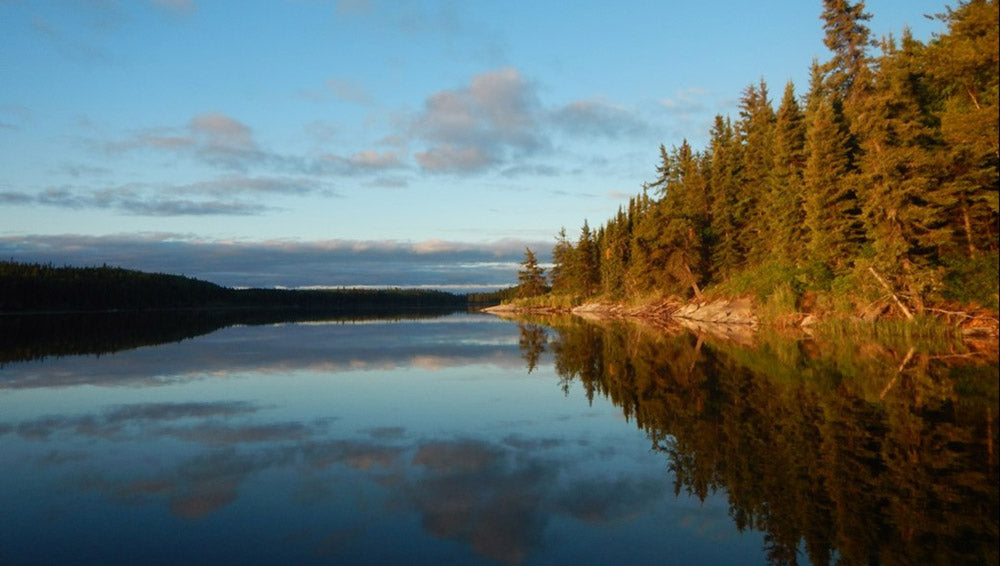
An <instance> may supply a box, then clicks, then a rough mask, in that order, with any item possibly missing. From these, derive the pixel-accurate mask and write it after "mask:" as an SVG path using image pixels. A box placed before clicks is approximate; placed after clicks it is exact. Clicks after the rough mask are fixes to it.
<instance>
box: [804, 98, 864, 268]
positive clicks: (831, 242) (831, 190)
mask: <svg viewBox="0 0 1000 566" xmlns="http://www.w3.org/2000/svg"><path fill="white" fill-rule="evenodd" d="M806 146H807V150H806V155H807V156H806V167H805V170H804V172H803V183H804V187H805V194H804V198H803V206H804V211H805V229H806V251H807V252H808V254H807V256H808V258H809V260H810V261H811V262H812V263H813V264H815V265H818V266H822V267H825V268H827V269H829V270H831V271H834V272H836V271H838V270H839V269H840V268H842V267H845V265H846V263H847V262H848V261H849V260H850V258H851V257H852V256H853V254H852V253H851V252H852V251H853V250H851V248H850V240H851V238H850V235H851V233H852V232H853V227H852V224H853V223H854V217H855V215H856V212H857V211H856V201H855V198H854V195H853V194H852V192H851V191H850V189H849V188H848V187H846V186H845V183H844V178H845V176H846V175H847V173H848V170H849V164H850V161H849V159H848V139H847V135H846V133H845V132H844V131H843V128H842V127H841V125H840V123H839V120H838V118H837V113H836V112H835V110H834V108H833V104H832V103H830V102H829V101H821V102H820V103H819V106H818V107H817V108H816V111H815V113H814V114H813V115H812V116H810V120H809V127H808V131H807V133H806Z"/></svg>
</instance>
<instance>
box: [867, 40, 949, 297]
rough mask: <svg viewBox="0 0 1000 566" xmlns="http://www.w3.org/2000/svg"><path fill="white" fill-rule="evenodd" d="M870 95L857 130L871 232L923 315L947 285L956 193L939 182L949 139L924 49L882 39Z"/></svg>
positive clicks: (885, 266)
mask: <svg viewBox="0 0 1000 566" xmlns="http://www.w3.org/2000/svg"><path fill="white" fill-rule="evenodd" d="M882 48H883V55H882V56H881V57H880V59H879V66H878V72H877V73H876V75H875V76H874V82H873V84H872V86H871V89H870V91H869V92H867V93H866V94H865V96H864V97H859V102H858V112H857V116H858V118H857V119H856V120H855V122H854V130H855V135H856V137H857V139H858V140H859V142H860V148H861V150H862V153H861V157H860V160H859V178H860V179H861V181H862V183H861V186H862V187H864V191H863V192H862V193H861V195H860V196H861V197H862V199H861V200H862V206H863V210H864V220H865V227H866V229H867V235H868V239H869V241H870V242H871V245H872V248H873V250H874V254H875V255H874V257H873V262H874V264H875V266H874V267H875V268H877V269H878V270H879V271H880V272H881V273H882V276H884V277H886V278H888V279H889V280H891V281H894V282H895V283H898V284H899V286H900V287H902V288H905V289H907V291H908V293H909V297H910V299H911V301H913V303H914V305H915V306H916V307H917V310H918V311H922V310H923V298H924V297H925V296H927V294H928V293H929V292H931V291H932V290H934V289H936V288H937V287H938V286H939V283H940V268H939V263H938V255H939V251H940V250H941V249H942V248H944V247H945V246H947V245H948V243H949V241H950V239H951V230H950V227H949V226H948V222H947V220H948V216H947V208H948V207H949V206H950V205H952V204H953V202H954V199H953V196H952V195H950V194H948V187H947V186H943V185H942V183H941V180H940V176H941V171H942V170H943V167H942V161H943V160H942V157H943V148H944V144H943V140H942V139H941V136H940V130H939V127H938V123H939V121H938V119H937V117H936V116H934V115H933V114H932V112H931V108H930V105H931V102H932V99H931V97H930V95H929V92H928V89H927V83H926V80H925V78H924V71H923V65H922V63H921V59H922V53H923V49H924V47H923V45H922V44H921V43H920V42H918V41H916V40H915V39H913V38H912V36H911V35H910V33H909V30H906V31H905V32H904V35H903V39H902V45H901V48H897V47H896V44H895V41H893V40H891V39H888V40H885V41H884V42H883V46H882Z"/></svg>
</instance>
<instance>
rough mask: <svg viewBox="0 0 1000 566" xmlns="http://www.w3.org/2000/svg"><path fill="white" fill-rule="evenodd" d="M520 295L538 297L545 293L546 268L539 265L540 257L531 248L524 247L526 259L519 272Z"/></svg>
mask: <svg viewBox="0 0 1000 566" xmlns="http://www.w3.org/2000/svg"><path fill="white" fill-rule="evenodd" d="M517 282H518V289H517V291H518V296H520V297H522V298H523V297H537V296H538V295H542V294H544V293H545V290H546V289H545V270H544V269H542V268H541V267H539V266H538V259H537V258H536V257H535V253H534V252H533V251H531V248H524V261H522V262H521V270H520V271H518V272H517Z"/></svg>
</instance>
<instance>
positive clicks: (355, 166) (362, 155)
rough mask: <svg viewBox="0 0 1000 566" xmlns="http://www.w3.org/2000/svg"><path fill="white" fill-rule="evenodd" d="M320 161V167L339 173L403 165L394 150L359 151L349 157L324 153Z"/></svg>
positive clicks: (354, 172)
mask: <svg viewBox="0 0 1000 566" xmlns="http://www.w3.org/2000/svg"><path fill="white" fill-rule="evenodd" d="M322 163H323V165H321V166H320V167H319V168H320V169H323V170H326V171H329V172H333V173H339V174H341V175H359V174H364V173H372V172H382V171H387V170H392V169H401V168H404V167H405V164H404V163H403V161H402V160H401V159H400V157H399V154H397V153H396V152H393V151H385V152H378V151H375V150H373V149H366V150H363V151H359V152H358V153H355V154H354V155H351V156H349V157H343V156H340V155H334V154H326V155H324V156H323V157H322Z"/></svg>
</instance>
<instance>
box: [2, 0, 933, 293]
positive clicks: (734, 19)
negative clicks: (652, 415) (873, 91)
mask: <svg viewBox="0 0 1000 566" xmlns="http://www.w3.org/2000/svg"><path fill="white" fill-rule="evenodd" d="M865 5H866V7H867V10H868V12H869V13H870V14H872V16H873V18H872V20H871V21H870V22H869V26H870V28H871V29H872V32H873V36H874V37H882V36H885V35H887V34H890V33H891V34H895V35H897V36H898V35H899V33H900V32H901V30H902V29H903V28H904V27H910V28H911V29H912V31H913V32H914V35H915V37H916V38H918V39H921V40H925V41H926V40H928V39H930V38H931V37H932V36H933V34H934V33H940V32H942V31H944V30H943V27H942V25H941V23H940V22H938V21H932V20H929V19H927V18H925V17H924V15H925V14H934V13H939V12H942V11H943V10H944V7H945V3H943V2H939V1H928V0H870V1H868V2H866V3H865ZM821 9H822V2H821V1H820V0H815V1H811V0H783V1H764V2H747V1H745V0H724V1H722V0H720V1H704V2H680V1H675V0H659V1H654V0H615V1H613V2H612V1H592V0H578V1H574V2H571V3H567V2H559V1H553V0H535V1H532V2H525V1H520V0H519V1H509V0H495V1H475V0H468V1H447V0H421V1H417V0H397V1H388V0H386V1H382V0H336V1H333V0H240V1H239V2H236V1H232V0H229V1H222V0H37V1H33V0H0V37H2V38H3V39H2V40H0V258H3V259H14V260H16V261H28V262H44V263H49V262H51V263H53V264H56V265H101V264H108V265H116V266H122V267H126V268H130V269H142V270H146V271H157V272H168V273H181V274H185V275H188V276H192V277H199V278H203V279H208V280H210V281H214V282H216V283H220V284H224V285H230V286H261V287H271V286H282V287H303V286H318V287H323V286H368V285H372V286H401V287H433V288H446V289H453V290H457V291H463V290H482V289H487V288H497V287H500V286H506V285H509V284H513V283H515V282H516V272H517V268H518V262H520V261H521V260H522V259H523V258H524V250H525V248H526V247H530V248H531V249H532V250H534V251H536V252H537V253H538V254H539V255H540V256H541V257H542V258H543V260H544V259H545V258H547V257H549V256H548V254H549V252H550V249H551V246H552V244H553V243H554V241H555V235H556V233H557V232H558V231H559V229H560V228H561V227H565V228H566V230H567V233H568V234H570V236H571V237H574V238H575V236H576V235H577V234H578V233H579V229H580V227H581V226H582V224H583V222H584V220H586V221H588V222H589V224H590V225H591V226H594V227H596V226H599V225H600V224H603V223H604V222H605V221H606V220H607V219H608V218H610V217H611V216H613V214H614V213H615V211H616V210H617V208H618V207H619V206H620V205H622V204H625V203H627V202H628V199H629V198H630V197H631V196H633V195H635V194H637V193H638V192H640V191H641V187H642V183H643V182H644V181H648V180H652V179H653V178H654V176H655V167H656V165H657V160H658V155H659V146H660V144H664V145H665V146H667V147H668V148H669V147H672V146H674V145H679V144H680V143H681V142H682V141H683V140H685V139H687V140H688V141H689V142H690V143H691V144H692V145H693V146H694V147H695V148H703V147H704V146H705V144H706V143H707V133H708V131H709V127H710V124H711V121H712V119H713V118H714V116H715V115H717V114H721V115H728V116H734V117H735V116H736V114H737V111H738V109H737V107H738V101H739V96H740V93H741V92H742V91H743V90H744V89H745V88H746V87H747V86H748V85H750V84H752V83H757V82H759V81H760V80H761V79H764V80H766V81H767V84H768V86H769V89H770V91H771V98H772V99H778V98H780V95H781V91H782V89H783V88H784V85H785V83H786V82H788V81H792V82H793V83H794V84H795V86H796V92H797V93H798V94H799V95H802V94H804V93H805V90H806V88H807V86H808V69H809V66H810V64H811V62H812V61H813V59H819V60H820V61H823V60H826V59H827V58H828V56H829V53H828V52H827V50H826V48H825V47H824V46H823V29H822V23H821V21H820V19H819V16H820V12H821Z"/></svg>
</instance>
